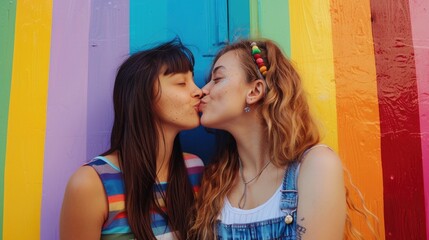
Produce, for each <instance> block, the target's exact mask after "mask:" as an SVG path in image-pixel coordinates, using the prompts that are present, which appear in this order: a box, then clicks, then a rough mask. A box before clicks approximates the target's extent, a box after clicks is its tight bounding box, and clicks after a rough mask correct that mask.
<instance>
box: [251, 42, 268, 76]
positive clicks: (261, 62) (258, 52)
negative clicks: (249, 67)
mask: <svg viewBox="0 0 429 240" xmlns="http://www.w3.org/2000/svg"><path fill="white" fill-rule="evenodd" d="M250 46H252V55H253V58H254V59H255V62H256V65H258V69H259V72H260V73H261V74H262V78H264V77H265V76H266V75H267V70H268V69H267V67H266V66H265V63H264V59H262V57H261V50H260V49H259V47H258V46H257V45H256V42H252V43H251V44H250Z"/></svg>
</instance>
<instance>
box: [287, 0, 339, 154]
mask: <svg viewBox="0 0 429 240" xmlns="http://www.w3.org/2000/svg"><path fill="white" fill-rule="evenodd" d="M289 9H290V23H291V26H290V32H291V33H290V35H291V58H292V60H293V61H294V62H295V66H296V67H297V69H298V71H299V73H300V75H301V77H302V79H303V83H304V88H305V90H306V91H307V93H308V94H309V103H310V106H311V108H312V112H313V113H314V115H315V117H316V119H319V120H320V121H321V132H322V134H323V136H324V139H323V142H324V143H326V144H328V145H329V146H331V147H332V148H333V149H335V150H336V151H338V131H337V109H336V92H335V79H334V64H333V50H332V28H331V17H330V16H331V15H330V11H329V9H330V3H329V1H328V0H300V1H289Z"/></svg>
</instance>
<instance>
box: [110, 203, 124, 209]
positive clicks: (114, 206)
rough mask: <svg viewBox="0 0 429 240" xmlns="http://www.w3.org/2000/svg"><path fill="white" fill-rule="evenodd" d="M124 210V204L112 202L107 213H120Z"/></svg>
mask: <svg viewBox="0 0 429 240" xmlns="http://www.w3.org/2000/svg"><path fill="white" fill-rule="evenodd" d="M124 209H125V202H124V201H120V202H113V203H109V211H121V210H124Z"/></svg>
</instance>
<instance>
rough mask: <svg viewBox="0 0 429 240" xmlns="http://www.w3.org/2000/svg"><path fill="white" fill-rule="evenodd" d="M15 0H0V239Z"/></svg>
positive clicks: (1, 235)
mask: <svg viewBox="0 0 429 240" xmlns="http://www.w3.org/2000/svg"><path fill="white" fill-rule="evenodd" d="M15 15H16V1H15V0H0V33H1V35H2V36H1V37H0V52H1V57H0V239H2V238H3V206H4V203H3V200H4V165H5V158H6V138H7V119H8V113H9V97H10V82H11V79H12V62H13V44H14V34H15Z"/></svg>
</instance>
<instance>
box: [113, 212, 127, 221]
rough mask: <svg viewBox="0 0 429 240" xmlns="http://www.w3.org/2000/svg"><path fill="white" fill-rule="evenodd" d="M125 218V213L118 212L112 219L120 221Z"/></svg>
mask: <svg viewBox="0 0 429 240" xmlns="http://www.w3.org/2000/svg"><path fill="white" fill-rule="evenodd" d="M126 217H127V213H126V212H120V213H118V214H117V215H116V216H115V217H114V218H113V219H114V220H116V219H120V218H126Z"/></svg>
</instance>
